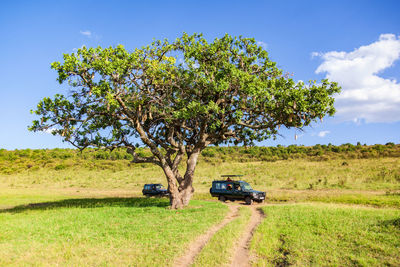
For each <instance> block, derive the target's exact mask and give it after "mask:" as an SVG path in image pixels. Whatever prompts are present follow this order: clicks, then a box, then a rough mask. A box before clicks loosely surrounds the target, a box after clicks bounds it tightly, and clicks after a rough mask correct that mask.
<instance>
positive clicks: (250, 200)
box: [244, 197, 253, 205]
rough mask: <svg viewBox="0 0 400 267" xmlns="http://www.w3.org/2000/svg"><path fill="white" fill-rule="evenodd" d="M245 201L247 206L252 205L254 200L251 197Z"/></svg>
mask: <svg viewBox="0 0 400 267" xmlns="http://www.w3.org/2000/svg"><path fill="white" fill-rule="evenodd" d="M244 201H246V204H247V205H251V204H252V203H253V200H252V199H251V197H246V198H245V199H244Z"/></svg>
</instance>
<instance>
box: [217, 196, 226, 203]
mask: <svg viewBox="0 0 400 267" xmlns="http://www.w3.org/2000/svg"><path fill="white" fill-rule="evenodd" d="M218 200H219V201H222V202H225V201H226V197H225V196H219V197H218Z"/></svg>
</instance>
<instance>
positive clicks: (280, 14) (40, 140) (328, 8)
mask: <svg viewBox="0 0 400 267" xmlns="http://www.w3.org/2000/svg"><path fill="white" fill-rule="evenodd" d="M399 10H400V1H383V0H381V1H368V0H363V1H354V0H353V1H294V0H293V1H232V0H231V1H215V0H214V1H99V0H96V1H83V0H82V1H1V2H0V36H1V42H0V123H1V124H0V125H1V131H0V148H6V149H22V148H53V147H69V146H68V145H67V144H66V143H62V142H61V139H60V138H58V137H54V136H52V135H50V134H47V133H31V132H28V130H27V126H28V125H29V124H30V122H31V121H32V120H33V119H35V118H34V116H33V115H31V114H30V112H29V111H30V110H31V109H34V108H35V106H36V104H37V103H38V102H39V100H40V99H42V98H43V97H46V96H53V95H54V94H56V93H58V92H62V93H65V92H66V91H65V87H61V86H60V85H59V84H58V83H57V82H56V73H55V72H54V71H53V70H51V69H50V63H51V62H54V61H59V60H61V58H62V54H63V53H72V52H73V51H74V50H75V49H76V48H79V47H81V46H82V45H86V46H99V45H100V46H115V45H117V44H123V45H124V46H125V47H126V48H127V49H128V50H130V49H132V50H133V49H134V48H136V47H141V46H143V45H146V44H148V43H150V42H151V41H152V40H153V39H163V38H168V39H171V40H172V39H175V38H176V37H178V36H180V35H181V34H182V32H187V33H194V32H201V33H203V34H204V36H205V37H206V38H207V39H210V40H212V39H213V38H215V37H220V36H222V35H223V34H225V33H229V34H231V35H243V36H246V37H254V38H255V39H256V40H257V41H258V42H259V43H260V44H262V45H263V46H265V48H266V50H267V51H268V52H269V55H270V57H271V59H272V60H273V61H275V62H277V64H278V66H279V67H280V68H282V69H283V70H284V71H286V72H289V73H293V77H294V78H295V79H296V80H304V81H308V80H310V79H317V80H320V79H322V78H325V77H328V78H330V79H332V80H335V81H338V82H339V84H340V85H341V86H342V87H343V92H342V94H341V95H339V96H338V98H337V99H338V100H337V110H338V113H337V115H336V116H335V117H333V118H325V119H324V121H323V122H322V123H316V124H313V126H312V127H308V128H305V129H304V131H303V132H299V131H295V130H290V131H288V130H286V131H285V130H284V131H282V135H283V137H279V138H278V139H277V140H268V141H265V142H263V143H262V144H263V145H277V144H283V145H289V144H298V145H301V144H304V145H313V144H328V143H332V144H342V143H353V144H355V143H357V142H361V143H362V144H364V143H366V144H376V143H380V144H385V143H387V142H395V143H400V16H399V15H398V11H399ZM295 135H297V136H298V138H297V140H296V139H295Z"/></svg>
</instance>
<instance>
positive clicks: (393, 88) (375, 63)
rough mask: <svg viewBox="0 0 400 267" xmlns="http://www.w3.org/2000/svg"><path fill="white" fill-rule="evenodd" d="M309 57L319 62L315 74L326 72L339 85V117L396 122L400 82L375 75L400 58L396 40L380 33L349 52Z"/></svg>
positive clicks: (399, 117) (398, 39)
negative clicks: (320, 59) (372, 40)
mask: <svg viewBox="0 0 400 267" xmlns="http://www.w3.org/2000/svg"><path fill="white" fill-rule="evenodd" d="M311 56H312V57H316V56H317V57H321V58H322V59H323V62H322V64H321V65H320V66H319V67H318V68H317V70H316V73H326V77H327V78H328V79H329V80H331V81H336V82H338V83H339V85H340V86H342V92H341V93H340V95H338V96H337V97H336V100H337V101H336V105H335V106H336V108H337V111H338V112H337V115H338V116H339V117H342V118H343V119H345V120H353V121H359V120H361V119H364V120H365V121H366V122H393V121H399V120H400V83H399V82H398V81H397V80H396V79H394V78H393V79H385V78H382V77H380V76H379V73H382V72H383V71H384V70H385V69H387V68H389V67H391V66H393V64H394V62H395V61H396V60H398V59H400V37H396V36H395V35H394V34H381V35H380V37H379V40H378V41H376V42H374V43H372V44H369V45H366V46H361V47H359V48H357V49H355V50H354V51H352V52H343V51H341V52H337V51H331V52H327V53H317V52H313V53H312V54H311Z"/></svg>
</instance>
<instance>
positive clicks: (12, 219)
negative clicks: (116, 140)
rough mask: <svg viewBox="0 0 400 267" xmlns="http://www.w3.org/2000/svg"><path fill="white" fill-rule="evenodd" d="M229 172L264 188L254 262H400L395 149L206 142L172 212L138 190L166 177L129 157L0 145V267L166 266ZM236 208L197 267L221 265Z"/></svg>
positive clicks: (211, 209)
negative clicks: (188, 197) (187, 196)
mask: <svg viewBox="0 0 400 267" xmlns="http://www.w3.org/2000/svg"><path fill="white" fill-rule="evenodd" d="M271 151H272V152H274V153H276V155H271V153H272V152H271ZM142 153H144V154H146V153H148V151H146V150H143V151H142ZM228 173H229V174H244V175H245V178H244V179H245V180H247V181H248V182H249V183H250V184H251V185H252V186H253V188H255V189H258V190H265V191H267V200H266V203H267V204H269V205H268V206H266V207H265V208H264V212H265V213H266V218H265V219H264V221H263V223H262V225H261V226H260V228H259V230H258V232H257V233H256V235H255V238H254V240H253V243H252V252H253V254H255V255H257V261H256V262H254V264H255V265H258V266H269V265H279V264H282V265H285V264H288V263H291V264H294V265H298V266H302V265H361V266H369V265H384V264H387V265H392V266H396V265H397V266H398V265H399V264H400V262H399V256H398V246H399V244H400V237H399V221H398V220H399V218H400V214H399V211H400V145H393V144H388V145H386V146H381V145H379V146H370V147H368V146H349V145H344V146H340V147H334V146H325V147H324V146H315V147H290V148H289V147H288V148H284V147H279V148H268V149H267V148H265V149H264V148H249V149H244V148H211V149H209V150H206V151H205V153H203V155H202V156H201V157H200V161H199V164H198V166H197V169H196V174H195V180H194V187H195V189H196V191H195V195H194V197H193V199H194V200H193V201H192V202H191V205H190V207H189V208H187V209H184V210H181V211H172V210H169V209H168V208H167V206H168V200H167V199H144V198H142V196H141V190H142V188H143V184H145V183H163V184H166V182H165V178H164V175H163V172H162V171H161V169H160V168H159V167H158V166H153V165H147V164H132V163H130V158H129V155H127V154H126V153H125V152H123V151H114V152H112V153H111V152H107V151H94V150H88V151H86V152H83V153H79V152H78V151H76V150H64V149H54V150H20V151H6V150H1V149H0V229H1V231H0V266H5V265H7V266H8V265H14V266H21V265H30V264H32V263H34V264H35V265H46V264H48V263H51V264H52V265H57V264H58V265H64V266H65V265H68V266H70V265H94V266H97V265H112V266H117V265H133V266H150V265H160V266H168V265H171V264H172V262H173V261H174V259H175V258H177V257H179V255H180V253H183V251H184V248H185V247H186V246H188V244H189V243H190V241H191V240H193V239H194V238H195V237H196V236H199V235H200V234H202V233H204V232H205V231H206V230H207V229H208V228H209V227H210V226H211V225H213V224H216V223H218V222H220V221H221V220H222V218H223V217H224V215H225V214H226V213H227V210H228V209H227V207H226V206H224V205H222V204H220V203H217V202H210V201H204V200H211V199H212V198H211V197H210V194H209V192H208V190H209V188H210V185H211V182H212V180H214V179H219V178H220V175H221V174H228ZM240 214H241V215H240V216H239V217H238V218H236V219H235V220H233V221H232V222H230V223H229V224H228V225H227V226H225V227H224V228H223V229H221V230H220V231H219V232H217V234H216V235H215V236H214V237H213V238H212V239H211V240H210V242H209V243H208V244H207V246H206V247H205V248H204V249H203V251H202V252H201V254H200V255H198V257H197V258H196V262H195V265H196V266H220V265H226V263H227V262H228V261H229V259H230V255H231V254H230V253H232V251H231V250H232V248H233V246H234V244H235V242H236V240H237V236H238V235H239V233H240V231H241V229H243V228H244V227H245V225H246V224H247V222H248V218H249V210H248V209H247V208H245V207H243V208H242V209H241V212H240ZM302 233H304V235H303V234H302ZM227 236H229V238H227ZM328 241H329V242H328ZM319 250H320V251H319ZM158 254H160V255H161V256H157V255H158ZM218 255H220V256H218ZM221 255H224V256H221ZM132 259H135V260H134V261H132Z"/></svg>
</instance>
